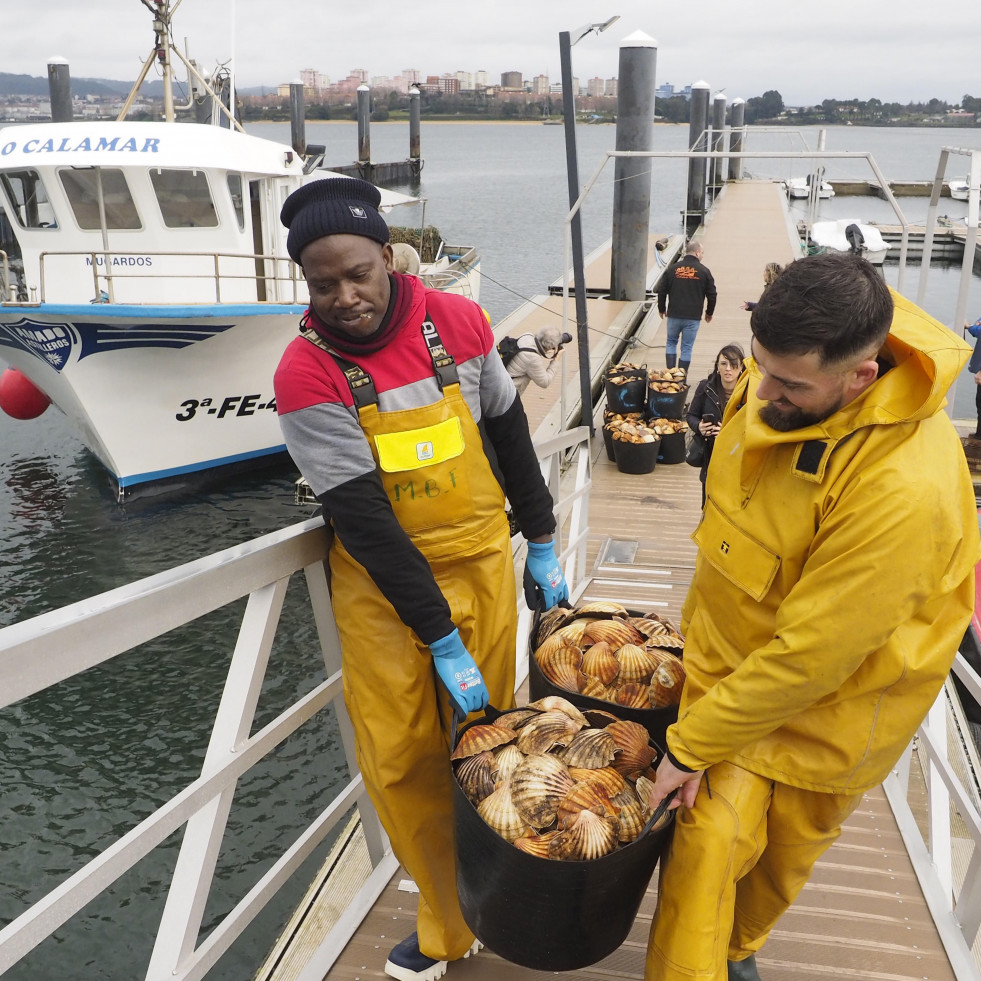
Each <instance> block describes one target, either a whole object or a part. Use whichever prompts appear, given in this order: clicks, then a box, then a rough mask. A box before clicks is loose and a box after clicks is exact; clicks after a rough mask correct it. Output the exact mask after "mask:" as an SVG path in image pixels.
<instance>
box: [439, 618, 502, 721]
mask: <svg viewBox="0 0 981 981" xmlns="http://www.w3.org/2000/svg"><path fill="white" fill-rule="evenodd" d="M429 650H430V651H431V652H432V655H433V664H434V665H435V667H436V674H438V675H439V680H440V681H442V682H443V684H444V685H445V686H446V690H447V691H448V692H449V693H450V698H451V699H452V700H453V701H454V702H455V703H456V704H457V706H458V707H459V708H460V711H461V712H463V714H464V715H467V714H468V713H469V712H476V711H477V710H478V709H482V708H483V707H484V706H485V705H486V704H487V703H488V701H489V700H490V699H489V696H488V694H487V686H486V685H485V684H484V679H483V678H482V677H481V674H480V668H478V667H477V662H476V661H474V659H473V658H472V657H471V656H470V652H469V651H468V650H467V649H466V647H464V646H463V641H462V640H460V631H459V630H454V631H453V633H451V634H447V635H446V636H445V637H441V638H440V639H439V640H434V641H433V642H432V643H431V644H430V645H429Z"/></svg>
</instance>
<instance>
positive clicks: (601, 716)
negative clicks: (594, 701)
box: [583, 709, 619, 729]
mask: <svg viewBox="0 0 981 981" xmlns="http://www.w3.org/2000/svg"><path fill="white" fill-rule="evenodd" d="M583 715H585V716H586V721H587V722H588V723H589V724H590V725H591V726H592V727H593V728H594V729H605V728H606V727H607V726H608V725H609V724H610V723H611V722H618V721H619V720H618V718H617V717H616V716H615V715H614V714H613V713H612V712H604V711H603V709H583Z"/></svg>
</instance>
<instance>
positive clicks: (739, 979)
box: [726, 954, 761, 981]
mask: <svg viewBox="0 0 981 981" xmlns="http://www.w3.org/2000/svg"><path fill="white" fill-rule="evenodd" d="M726 967H727V968H728V969H729V981H761V979H760V975H759V973H758V972H757V970H756V955H755V954H750V955H749V957H747V958H746V960H744V961H726Z"/></svg>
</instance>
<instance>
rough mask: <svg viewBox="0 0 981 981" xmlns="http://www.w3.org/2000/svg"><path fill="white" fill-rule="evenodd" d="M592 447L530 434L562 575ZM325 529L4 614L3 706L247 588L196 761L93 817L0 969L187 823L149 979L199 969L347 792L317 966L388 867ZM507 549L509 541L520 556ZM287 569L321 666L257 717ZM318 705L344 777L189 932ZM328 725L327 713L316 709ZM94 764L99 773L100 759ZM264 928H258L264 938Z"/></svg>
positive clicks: (574, 557)
mask: <svg viewBox="0 0 981 981" xmlns="http://www.w3.org/2000/svg"><path fill="white" fill-rule="evenodd" d="M588 448H589V431H588V429H585V428H580V429H576V430H571V431H567V432H564V433H562V434H560V435H557V436H555V437H553V438H551V439H550V440H548V441H546V442H544V443H541V444H539V445H538V446H537V447H536V450H537V452H538V456H539V459H540V466H541V469H542V473H543V475H544V476H545V478H546V481H547V482H548V485H549V488H550V489H551V491H552V495H553V500H554V501H556V506H555V507H556V518H557V521H558V526H559V535H558V536H557V541H558V554H559V557H560V561H562V562H563V564H564V568H565V570H566V574H567V576H569V577H570V581H571V582H573V583H574V582H575V581H576V577H577V576H581V575H582V573H583V571H584V569H585V549H586V540H587V534H588V525H587V521H588V510H589V508H588V498H589V485H590V462H589V449H588ZM329 542H330V539H329V533H328V531H327V529H326V528H325V526H324V524H323V521H322V520H321V519H320V518H317V517H313V518H310V519H308V520H306V521H303V522H300V523H298V524H296V525H293V526H291V527H289V528H285V529H283V530H281V531H277V532H274V533H272V534H268V535H265V536H263V537H261V538H258V539H255V540H253V541H250V542H246V543H244V544H242V545H237V546H234V547H232V548H229V549H225V550H224V551H222V552H218V553H216V554H214V555H209V556H206V557H204V558H200V559H197V560H195V561H193V562H189V563H186V564H184V565H181V566H178V567H176V568H173V569H170V570H167V571H165V572H161V573H158V574H157V575H153V576H150V577H148V578H146V579H142V580H140V581H138V582H135V583H131V584H129V585H126V586H121V587H119V588H117V589H113V590H110V591H108V592H105V593H102V594H100V595H98V596H95V597H92V598H89V599H86V600H83V601H81V602H78V603H74V604H72V605H70V606H67V607H64V608H62V609H58V610H53V611H51V612H49V613H45V614H42V615H40V616H37V617H34V618H32V619H29V620H25V621H23V622H21V623H15V624H12V625H10V626H7V627H4V628H2V629H0V711H2V710H4V709H6V708H7V707H8V706H12V705H14V703H17V702H20V701H21V700H23V699H27V698H29V697H31V696H33V695H35V694H37V693H39V692H42V691H46V690H48V689H51V688H53V687H54V686H57V685H59V684H61V683H63V682H67V681H68V680H69V679H72V678H75V677H76V676H77V675H79V674H80V673H82V672H83V671H87V670H89V669H91V668H94V667H96V666H98V665H101V664H104V663H106V662H108V661H110V660H111V659H112V658H114V657H116V656H117V655H120V654H122V653H123V652H125V651H129V650H132V649H133V648H135V647H138V646H139V645H141V644H145V643H148V642H150V641H153V640H155V639H156V638H160V637H166V636H168V635H169V634H171V632H172V631H176V630H178V629H179V628H181V627H183V626H184V625H185V624H191V623H193V622H195V621H198V620H200V619H201V618H203V617H206V616H208V615H209V614H212V613H213V612H214V611H217V610H220V609H223V608H225V607H227V606H228V605H229V604H233V603H237V602H238V601H240V600H241V599H246V604H245V609H244V613H243V615H242V618H241V624H240V626H239V629H238V636H237V640H236V643H235V645H234V650H233V651H232V653H231V657H230V662H229V668H228V672H227V676H226V679H225V682H224V688H223V691H222V695H221V698H220V701H219V704H218V708H217V712H216V714H215V717H214V722H213V726H212V729H211V734H210V739H209V742H208V745H207V749H206V752H205V754H204V762H203V765H202V768H201V773H200V776H198V777H197V778H196V779H194V780H192V781H191V782H189V783H188V784H187V785H186V786H184V787H183V788H182V789H180V790H179V791H178V792H177V793H176V794H174V796H173V797H171V798H170V799H169V800H168V801H166V803H164V804H162V805H161V806H160V807H158V808H157V809H156V810H155V811H154V812H153V813H152V814H150V815H149V816H148V817H147V818H145V819H144V820H142V821H140V822H139V823H138V824H137V825H136V826H135V827H132V828H131V829H130V830H129V831H128V832H126V833H125V834H124V835H123V836H122V837H120V838H118V839H117V840H115V841H113V842H112V843H111V844H109V845H108V847H104V846H103V841H102V839H101V838H100V837H99V835H100V833H101V832H100V831H99V830H97V829H94V830H93V832H92V835H93V839H94V840H93V842H91V843H86V845H87V847H90V848H91V851H92V853H97V854H96V855H95V857H94V858H92V859H91V860H90V861H88V862H87V864H85V865H84V866H82V867H81V868H79V869H77V870H76V871H74V872H73V873H72V874H71V875H70V876H69V877H68V878H67V879H65V880H64V881H63V882H61V883H60V884H59V885H57V886H56V887H55V888H53V889H52V890H50V891H49V892H47V893H46V894H45V895H44V896H43V897H42V898H41V899H39V900H38V901H37V902H35V903H34V904H33V905H31V906H30V907H29V908H27V909H25V910H24V911H23V912H22V913H21V914H20V915H18V916H17V917H16V918H15V919H13V920H12V921H11V922H10V923H8V924H7V925H6V926H5V927H4V928H3V929H2V930H0V975H2V974H4V973H5V972H6V971H7V970H8V969H9V968H11V967H12V966H13V965H15V964H18V963H19V962H21V961H23V960H24V959H25V958H26V957H28V956H29V954H30V952H31V951H32V950H33V949H34V948H35V947H36V946H38V945H39V944H40V943H42V942H43V941H44V940H46V939H47V938H49V937H51V936H52V934H54V933H55V931H57V930H59V929H60V928H61V927H62V926H63V925H64V924H65V923H67V922H68V921H69V920H70V919H71V918H72V917H73V916H74V915H75V914H76V913H78V912H79V911H81V910H82V909H83V908H84V907H86V905H87V904H89V903H90V902H91V901H92V900H94V899H95V898H96V897H98V896H100V895H102V894H103V893H105V892H107V891H108V890H109V889H110V888H113V887H114V884H115V883H117V881H118V880H120V879H121V877H122V876H124V874H125V873H127V872H128V871H129V870H131V869H133V868H134V867H135V866H136V865H137V863H139V862H140V861H141V860H142V859H143V858H145V857H146V856H147V855H149V854H150V853H151V852H153V851H154V850H155V849H156V848H157V847H158V846H160V845H161V844H163V843H164V842H165V841H166V840H167V839H168V838H169V837H170V836H171V835H173V834H174V833H175V832H179V831H180V829H181V828H182V827H183V828H184V832H183V838H182V841H181V847H180V852H179V855H178V857H177V861H176V865H175V867H174V871H173V876H172V879H171V881H170V885H169V888H167V890H166V892H167V895H166V901H165V904H164V910H163V915H162V917H161V921H160V926H159V929H158V932H157V935H156V938H155V941H154V946H153V950H152V954H151V955H150V960H149V964H148V967H147V972H146V978H147V979H149V981H169V979H187V981H190V979H201V978H204V977H205V976H206V975H207V973H208V972H209V970H211V968H212V967H213V966H214V965H215V964H216V963H217V962H218V961H219V960H220V958H221V957H222V956H223V955H224V954H225V953H226V952H227V951H228V950H229V948H230V947H231V945H232V944H233V942H234V941H235V940H236V938H238V937H239V936H241V935H242V934H243V933H244V931H245V930H246V929H247V928H248V926H249V925H250V924H251V923H252V922H253V921H254V920H255V919H256V917H257V916H258V914H259V913H260V912H261V911H262V909H263V908H264V907H265V906H266V905H267V904H268V903H269V902H270V900H271V899H272V898H273V897H274V896H275V895H276V894H277V892H278V891H279V890H280V889H281V888H282V887H283V886H284V885H285V884H286V883H287V882H289V881H290V879H291V877H292V876H293V875H294V874H295V873H296V872H297V870H298V869H299V868H300V866H301V864H302V863H303V862H304V860H305V859H306V858H307V857H308V856H310V855H311V854H312V853H313V852H314V850H315V849H316V848H317V846H318V845H320V844H321V843H324V842H325V841H326V839H327V838H328V835H329V834H330V832H331V830H332V829H333V828H335V827H338V828H341V827H343V825H342V824H340V823H339V822H341V821H342V819H343V818H344V816H345V815H346V814H347V813H348V812H350V811H351V809H352V808H354V807H356V808H357V810H358V813H359V816H360V819H361V824H362V827H363V835H364V839H365V843H366V846H367V853H368V857H369V859H370V862H369V863H367V864H368V865H369V866H370V868H369V869H368V870H366V871H365V872H364V874H363V877H362V879H361V882H360V885H359V889H358V892H357V895H356V896H355V897H354V899H353V900H352V901H351V903H350V904H348V906H347V908H346V909H343V910H339V911H338V918H337V921H336V922H335V923H333V924H331V928H330V929H329V930H328V931H327V932H326V936H325V938H324V940H323V942H322V943H321V945H320V947H319V948H318V950H317V951H316V952H315V953H314V954H313V959H314V960H315V961H316V965H317V968H318V969H320V968H322V969H323V973H326V971H327V969H328V968H329V966H330V964H331V963H333V960H334V959H335V958H336V956H337V954H338V953H339V952H340V951H341V950H342V949H343V947H344V945H345V943H346V942H347V940H348V939H349V938H350V937H351V936H352V935H353V933H354V930H355V929H356V927H357V925H358V923H359V922H360V919H361V918H362V917H363V916H364V915H365V914H366V913H367V912H368V911H369V909H370V907H371V904H372V903H373V902H374V900H375V899H376V898H377V897H378V895H379V894H380V893H381V891H382V890H383V889H384V887H385V885H386V884H387V882H388V881H389V879H390V878H391V876H392V875H393V874H394V872H395V870H396V869H397V867H398V862H397V860H396V859H395V858H394V856H393V855H392V852H391V848H390V846H389V843H388V840H387V836H386V835H385V833H384V831H383V829H382V827H381V824H380V822H379V820H378V817H377V815H376V813H375V811H374V808H373V807H372V805H371V802H370V801H369V799H368V797H367V794H366V792H365V788H364V783H363V781H362V778H361V776H360V774H359V773H358V769H357V765H356V756H355V750H354V737H353V730H352V727H351V723H350V719H349V717H348V715H347V711H346V708H345V706H344V699H343V688H342V682H341V653H340V643H339V640H338V636H337V629H336V625H335V622H334V617H333V611H332V608H331V601H330V590H329V585H328V580H327V573H326V571H325V559H326V557H327V553H328V549H329ZM517 551H518V553H520V549H519V550H517ZM519 558H520V556H519V555H518V554H516V561H518V560H519ZM299 572H302V573H303V577H304V579H305V584H306V601H308V604H309V610H310V611H311V613H312V617H313V622H314V624H315V626H316V634H317V638H318V642H319V645H320V649H321V653H322V656H323V663H324V676H323V680H321V681H320V682H319V683H316V684H314V685H313V687H312V688H311V690H309V691H307V692H306V693H305V694H302V695H300V696H299V697H297V698H296V699H295V700H294V701H292V702H291V703H290V704H289V705H288V706H287V707H286V708H285V709H283V710H282V711H281V712H280V713H279V714H278V715H276V717H275V718H273V719H272V720H271V721H269V722H268V723H267V724H265V725H262V726H261V727H259V728H257V729H256V731H255V732H253V731H252V729H253V726H254V724H255V718H256V708H257V705H258V702H259V695H260V691H261V688H262V685H263V680H264V677H265V674H266V667H267V663H268V661H269V657H270V652H271V650H272V648H273V643H274V640H275V638H276V634H277V629H278V628H280V627H282V629H283V632H284V633H287V634H288V633H289V631H290V629H291V624H290V623H288V622H287V623H285V624H284V623H283V622H282V619H281V618H282V613H283V608H284V599H285V597H286V592H287V588H288V586H289V584H290V582H291V580H292V578H293V576H294V575H295V574H296V573H299ZM519 607H520V612H521V619H520V620H519V636H521V635H522V634H523V635H524V636H525V637H527V635H528V633H529V629H530V623H529V619H530V617H531V613H530V611H528V610H527V608H526V607H523V601H522V602H521V603H519ZM526 650H527V643H525V644H524V645H523V646H522V645H520V644H519V651H518V653H517V655H516V657H518V658H523V656H524V651H526ZM330 707H332V708H333V715H334V716H335V717H336V725H337V728H338V730H339V737H340V743H341V746H342V749H343V753H344V756H345V757H346V761H347V766H348V773H349V774H350V777H349V778H348V779H347V780H346V781H345V782H343V783H342V784H341V785H340V786H338V787H336V788H334V789H333V791H332V793H333V795H334V796H333V799H332V800H330V801H329V803H328V804H327V805H326V806H325V807H324V808H323V809H322V810H321V811H320V813H319V814H317V815H316V816H315V817H314V819H313V820H312V822H311V823H310V824H309V825H308V826H307V827H306V828H305V830H303V831H302V833H301V834H300V835H299V837H297V839H296V840H295V841H294V842H293V843H292V844H289V845H288V846H286V847H285V850H284V851H283V853H282V854H281V855H280V857H279V858H277V859H276V860H275V861H274V863H273V864H272V865H271V867H269V868H268V870H266V871H265V872H264V873H263V874H262V875H261V876H258V872H257V873H256V875H257V876H258V881H256V882H255V884H254V885H252V886H251V888H250V889H249V890H248V892H247V893H246V894H245V895H244V896H242V897H241V898H240V899H239V900H238V901H237V903H236V905H235V906H234V908H232V909H231V910H230V911H229V912H228V913H227V914H226V915H224V916H223V917H222V918H221V919H220V920H218V922H217V923H215V924H214V925H211V929H210V931H209V932H208V933H207V936H206V937H205V938H204V939H203V940H200V935H201V930H202V922H203V918H204V914H205V909H206V906H207V904H208V899H209V896H210V895H211V892H212V889H213V886H214V884H215V881H216V866H217V863H218V857H219V854H220V852H221V850H222V844H223V840H224V837H225V834H226V827H227V823H228V817H229V812H230V810H231V808H232V805H233V802H234V798H235V793H236V789H237V788H238V787H239V785H240V782H241V781H243V778H244V777H245V776H246V774H250V773H253V772H255V771H254V768H256V767H258V766H260V764H262V762H263V760H264V758H265V757H267V756H268V755H269V754H270V753H272V752H274V751H275V750H276V749H277V747H278V746H280V745H281V744H282V743H283V742H284V741H285V740H286V739H287V738H288V737H289V736H290V735H291V734H292V733H294V732H296V731H297V730H298V729H299V728H300V726H302V725H304V724H305V723H306V722H307V721H309V720H311V719H312V718H313V717H314V716H316V715H318V713H325V712H326V710H328V709H329V708H330ZM15 711H16V709H15ZM324 724H325V725H327V724H329V720H328V719H327V718H325V719H324ZM319 765H320V761H318V760H317V759H316V758H309V759H308V760H307V761H306V762H299V763H297V766H301V767H302V766H306V767H309V768H311V770H312V769H314V768H317V767H318V766H319ZM92 772H93V773H97V772H98V768H96V767H94V768H92ZM135 792H137V791H134V793H135ZM276 793H277V797H276V805H277V806H282V805H283V803H284V801H283V799H282V793H283V792H282V790H281V789H279V790H277V791H276ZM19 861H26V859H22V860H19ZM119 888H120V887H119V886H115V889H116V890H118V889H119ZM243 888H244V887H243ZM274 940H275V937H270V938H269V947H270V948H271V947H272V945H273V942H274ZM304 976H305V977H306V976H307V975H306V974H305V975H304ZM322 976H323V974H318V975H317V977H322Z"/></svg>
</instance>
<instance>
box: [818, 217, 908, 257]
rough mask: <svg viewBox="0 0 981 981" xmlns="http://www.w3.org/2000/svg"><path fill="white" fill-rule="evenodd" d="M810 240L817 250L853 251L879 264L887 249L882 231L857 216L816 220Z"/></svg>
mask: <svg viewBox="0 0 981 981" xmlns="http://www.w3.org/2000/svg"><path fill="white" fill-rule="evenodd" d="M810 242H811V247H812V249H813V248H814V247H816V249H817V250H818V251H824V250H827V249H832V250H835V251H837V252H853V253H855V254H856V255H861V256H864V258H866V259H868V261H869V262H871V263H874V264H875V265H881V264H882V262H883V261H884V260H885V258H886V253H887V252H888V250H889V247H888V245H887V244H886V241H885V239H883V237H882V232H880V231H879V229H878V228H876V227H875V225H870V224H868V223H866V222H862V221H859V220H858V219H857V218H839V219H838V220H837V221H816V222H814V224H813V225H812V226H811V231H810Z"/></svg>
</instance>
